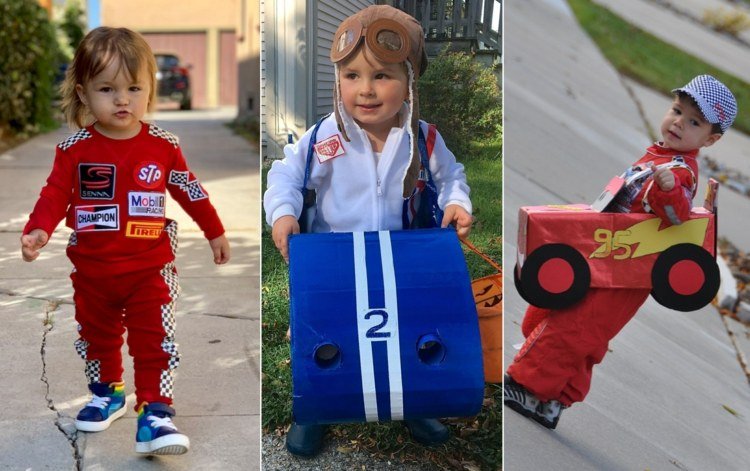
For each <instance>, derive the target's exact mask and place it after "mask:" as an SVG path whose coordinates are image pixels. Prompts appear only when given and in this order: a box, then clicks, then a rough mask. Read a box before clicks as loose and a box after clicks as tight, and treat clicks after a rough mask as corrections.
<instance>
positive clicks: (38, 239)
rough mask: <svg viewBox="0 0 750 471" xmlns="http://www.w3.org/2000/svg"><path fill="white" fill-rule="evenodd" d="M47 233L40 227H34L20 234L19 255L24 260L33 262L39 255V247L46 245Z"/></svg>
mask: <svg viewBox="0 0 750 471" xmlns="http://www.w3.org/2000/svg"><path fill="white" fill-rule="evenodd" d="M48 240H49V234H47V232H46V231H43V230H42V229H34V230H33V231H31V232H29V233H28V234H25V235H22V236H21V256H22V257H23V260H24V261H25V262H33V261H34V260H36V258H37V257H38V256H39V249H41V248H42V247H44V246H45V245H47V241H48Z"/></svg>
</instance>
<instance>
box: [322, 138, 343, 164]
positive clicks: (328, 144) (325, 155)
mask: <svg viewBox="0 0 750 471" xmlns="http://www.w3.org/2000/svg"><path fill="white" fill-rule="evenodd" d="M315 153H316V154H317V155H318V162H320V163H321V164H322V163H323V162H325V161H327V160H331V159H332V158H334V157H338V156H340V155H344V154H345V153H346V150H344V144H342V143H341V138H340V137H339V135H338V134H334V135H333V136H331V137H329V138H328V139H324V140H322V141H320V142H318V143H317V144H315Z"/></svg>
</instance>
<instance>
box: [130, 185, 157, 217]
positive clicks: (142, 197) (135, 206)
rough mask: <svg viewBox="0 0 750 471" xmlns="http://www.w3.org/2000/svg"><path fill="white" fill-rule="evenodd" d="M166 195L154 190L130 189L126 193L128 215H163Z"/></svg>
mask: <svg viewBox="0 0 750 471" xmlns="http://www.w3.org/2000/svg"><path fill="white" fill-rule="evenodd" d="M165 205H166V197H165V196H164V193H159V192H156V191H131V192H130V193H128V215H129V216H146V217H154V218H158V217H164V208H165Z"/></svg>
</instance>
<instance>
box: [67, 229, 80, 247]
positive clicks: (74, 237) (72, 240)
mask: <svg viewBox="0 0 750 471" xmlns="http://www.w3.org/2000/svg"><path fill="white" fill-rule="evenodd" d="M75 245H78V235H77V232H73V233H71V234H70V237H69V238H68V247H73V246H75Z"/></svg>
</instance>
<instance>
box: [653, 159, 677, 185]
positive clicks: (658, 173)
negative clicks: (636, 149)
mask: <svg viewBox="0 0 750 471" xmlns="http://www.w3.org/2000/svg"><path fill="white" fill-rule="evenodd" d="M649 168H651V169H652V170H653V169H654V164H653V163H651V162H649ZM654 181H655V182H656V184H657V185H659V188H661V189H662V191H670V190H672V188H674V184H675V179H674V173H672V171H671V170H670V169H668V168H666V167H662V168H660V169H657V170H654Z"/></svg>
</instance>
